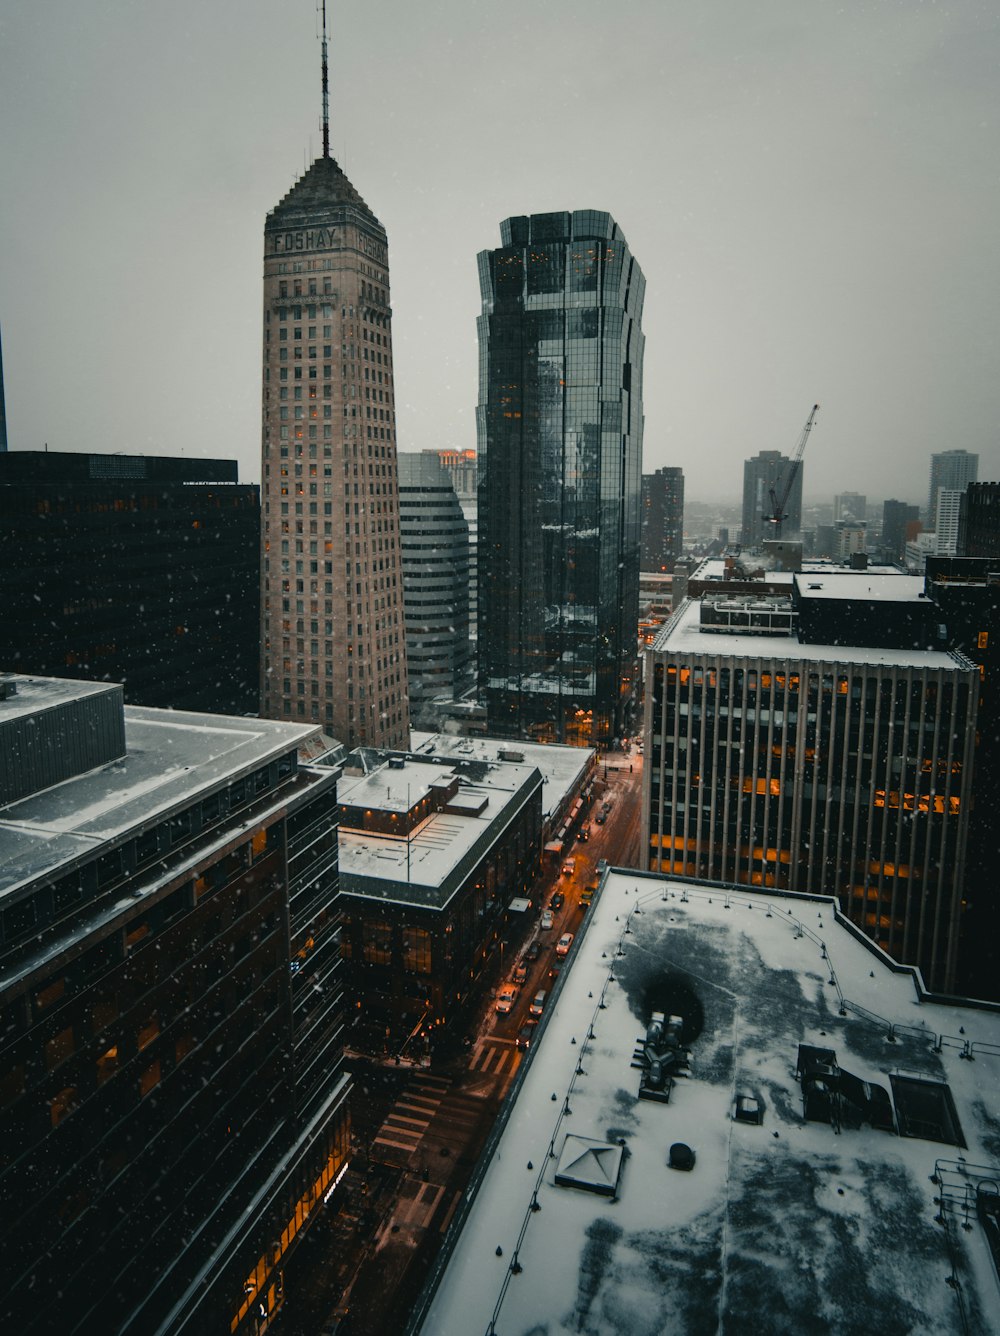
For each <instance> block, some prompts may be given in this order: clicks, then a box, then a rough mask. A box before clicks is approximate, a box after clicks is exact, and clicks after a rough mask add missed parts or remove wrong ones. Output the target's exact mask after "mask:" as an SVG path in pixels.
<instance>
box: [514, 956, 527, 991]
mask: <svg viewBox="0 0 1000 1336" xmlns="http://www.w3.org/2000/svg"><path fill="white" fill-rule="evenodd" d="M527 977H528V966H527V965H526V964H525V963H524V959H523V957H522V959H520V960H519V961H518V962H517V964H516V965H515V966H514V973H513V974H512V975H511V979H512V980H513V982H514V983H515V984H518V985H520V984H522V983H524V982H525V980H526V979H527Z"/></svg>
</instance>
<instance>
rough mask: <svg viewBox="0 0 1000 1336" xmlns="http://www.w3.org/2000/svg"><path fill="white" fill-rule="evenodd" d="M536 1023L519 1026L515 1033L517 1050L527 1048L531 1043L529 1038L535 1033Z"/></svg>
mask: <svg viewBox="0 0 1000 1336" xmlns="http://www.w3.org/2000/svg"><path fill="white" fill-rule="evenodd" d="M537 1024H538V1022H537V1021H530V1022H527V1023H525V1024H524V1025H522V1026H521V1028H520V1030H518V1032H517V1039H516V1041H515V1042H516V1044H517V1047H518V1048H527V1047H528V1045H529V1044H530V1043H531V1037H532V1035H533V1034H534V1033H535V1026H536V1025H537Z"/></svg>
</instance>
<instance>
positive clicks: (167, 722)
mask: <svg viewBox="0 0 1000 1336" xmlns="http://www.w3.org/2000/svg"><path fill="white" fill-rule="evenodd" d="M70 685H71V686H73V687H76V686H83V687H86V686H87V685H88V684H87V683H80V684H77V683H72V684H70ZM19 694H20V683H19ZM75 694H82V693H75V692H71V693H70V694H69V695H68V696H67V699H69V698H70V697H71V696H72V695H75ZM25 698H27V693H25ZM318 731H319V730H318V729H317V728H316V727H315V726H313V725H309V726H303V725H300V724H286V723H278V722H276V721H275V720H272V719H243V718H234V717H231V716H228V715H213V714H194V713H190V712H187V711H183V710H154V709H148V708H145V707H143V706H138V705H126V706H125V741H126V747H127V751H126V755H125V756H124V757H122V758H121V759H120V760H116V761H113V762H112V763H110V764H108V765H104V766H101V767H99V768H98V769H96V770H90V771H88V772H87V773H86V774H83V775H79V776H77V777H76V778H74V779H68V780H65V781H64V782H63V783H61V784H57V785H55V786H54V787H53V788H49V789H43V790H42V791H41V792H39V793H33V794H31V795H30V796H29V797H26V798H22V799H21V800H20V801H19V802H13V803H10V804H8V805H7V806H6V807H4V808H0V896H2V894H3V893H4V892H9V891H12V890H14V889H15V888H16V887H18V886H21V885H24V884H25V883H26V882H29V881H33V880H34V879H35V878H37V877H41V876H43V875H45V876H55V875H56V874H57V872H58V869H59V868H60V867H62V866H64V865H66V864H69V863H71V862H73V861H75V860H77V859H80V858H84V857H86V856H88V855H90V854H93V853H94V852H96V851H97V850H98V849H100V848H101V847H102V846H103V845H105V844H114V843H118V842H120V841H121V840H122V839H124V838H125V837H126V836H127V835H128V834H129V832H130V831H132V830H134V829H137V828H140V827H145V826H148V825H149V824H151V823H152V822H154V821H161V820H164V819H165V818H166V817H167V816H169V815H170V813H171V812H174V811H178V810H180V809H182V808H185V807H189V806H190V805H191V803H192V801H193V800H194V798H195V797H196V795H197V794H198V793H200V792H208V791H211V790H212V789H215V788H218V787H220V786H221V785H222V784H223V783H226V782H228V781H229V780H231V779H235V778H237V777H238V776H239V775H240V774H245V773H247V772H249V771H251V770H254V769H256V768H257V767H258V766H260V765H263V764H264V763H265V762H267V761H270V760H271V759H272V758H274V757H276V756H279V755H281V754H283V753H285V752H287V751H291V750H294V749H295V748H297V747H298V745H299V744H300V742H302V741H304V740H305V739H307V738H309V737H312V736H313V735H314V734H316V733H318Z"/></svg>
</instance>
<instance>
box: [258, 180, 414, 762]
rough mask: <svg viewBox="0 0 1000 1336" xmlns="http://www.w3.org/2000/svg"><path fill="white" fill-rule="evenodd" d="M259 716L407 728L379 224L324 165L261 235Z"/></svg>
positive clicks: (384, 263) (354, 730)
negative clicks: (262, 309)
mask: <svg viewBox="0 0 1000 1336" xmlns="http://www.w3.org/2000/svg"><path fill="white" fill-rule="evenodd" d="M263 363H264V364H263V373H264V386H263V470H262V471H263V484H262V488H263V524H262V543H263V546H262V555H261V577H262V578H261V712H262V714H264V715H265V716H267V717H269V718H279V719H290V720H297V721H309V722H312V723H318V724H321V725H322V726H323V728H324V730H325V731H326V732H327V733H330V734H333V735H335V736H336V737H337V738H338V739H339V740H340V741H342V742H344V743H345V744H346V745H348V746H354V745H361V744H369V745H374V744H378V743H385V744H389V745H405V743H406V739H407V736H408V730H409V704H408V696H407V676H406V635H405V628H404V621H403V573H402V564H401V558H400V551H399V495H398V486H397V470H396V414H395V401H394V378H393V361H392V311H391V307H390V305H389V261H388V249H387V241H386V235H385V229H384V228H383V227H382V225H381V223H380V222H379V221H378V219H377V218H376V217H375V215H374V214H373V213H372V211H371V209H369V207H368V206H367V204H366V203H365V202H364V200H363V199H362V198H361V196H360V195H359V194H358V192H357V191H356V190H355V189H354V187H353V186H352V185H351V183H350V181H348V179H347V177H346V176H345V175H344V173H343V172H342V171H341V169H340V167H339V166H338V165H337V163H336V162H335V161H334V159H333V158H331V157H328V156H325V155H324V156H323V157H320V158H317V159H316V161H315V162H314V163H313V164H312V166H311V167H310V168H309V169H308V171H307V172H306V173H305V175H304V176H302V177H301V178H300V180H299V181H298V182H297V183H296V184H295V186H294V187H293V188H292V189H291V190H290V191H289V193H288V194H287V195H286V196H285V197H284V199H283V200H282V201H281V202H280V204H278V205H277V207H276V208H275V209H273V210H272V212H271V213H270V214H269V215H268V218H267V223H266V225H265V228H264V358H263Z"/></svg>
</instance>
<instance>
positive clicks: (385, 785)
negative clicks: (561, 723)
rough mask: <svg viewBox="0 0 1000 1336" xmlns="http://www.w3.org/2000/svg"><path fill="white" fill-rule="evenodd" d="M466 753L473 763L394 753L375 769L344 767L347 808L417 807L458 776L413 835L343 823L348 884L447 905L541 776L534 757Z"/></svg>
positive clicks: (343, 869) (355, 889)
mask: <svg viewBox="0 0 1000 1336" xmlns="http://www.w3.org/2000/svg"><path fill="white" fill-rule="evenodd" d="M463 760H465V761H466V762H471V764H467V765H465V766H463V765H462V764H461V763H460V762H457V761H452V762H450V763H449V761H447V760H444V761H438V762H435V761H431V760H418V759H414V758H413V757H406V758H400V757H398V756H394V757H393V758H392V759H387V760H386V761H384V762H383V763H382V764H381V765H379V766H378V767H377V768H376V769H375V770H373V771H371V772H370V773H369V774H366V775H363V776H355V775H351V774H344V775H342V777H341V779H340V781H339V784H338V790H337V797H338V800H339V802H340V804H341V808H342V809H345V808H346V809H351V808H353V809H355V810H361V811H362V812H363V811H365V810H366V809H369V810H371V811H372V812H382V813H386V814H388V815H390V816H391V815H392V814H393V813H398V814H400V816H402V814H403V813H405V812H410V811H412V810H413V809H414V807H415V806H416V805H417V804H418V803H419V801H420V799H421V798H422V797H424V796H425V795H428V794H429V793H430V792H431V790H432V789H433V788H441V787H447V788H451V787H453V786H454V785H455V781H456V777H457V791H456V792H455V793H454V795H453V796H451V797H449V798H448V800H447V805H446V808H445V810H441V811H432V812H431V813H430V815H428V816H427V817H426V818H425V819H423V820H421V821H420V822H419V824H417V825H416V826H415V827H414V828H413V830H412V831H411V833H410V834H409V835H407V834H405V833H401V834H399V835H395V834H391V833H385V832H383V831H378V830H372V829H356V828H352V827H349V826H346V825H341V828H340V884H341V889H342V890H343V891H345V892H348V893H354V894H358V895H367V896H372V897H375V898H378V899H381V900H398V901H403V902H407V903H420V904H428V905H433V906H434V907H435V908H443V906H444V905H445V904H446V903H447V901H448V899H450V897H451V895H452V894H454V892H455V891H456V890H458V889H459V888H460V886H461V884H462V871H463V869H464V868H466V867H467V866H469V865H470V861H472V860H474V859H475V857H476V854H477V851H481V850H482V849H483V848H485V847H486V845H487V844H488V843H489V841H490V839H491V838H494V837H495V831H496V828H497V826H498V824H499V823H502V822H503V821H504V820H505V819H506V817H507V816H509V814H510V813H511V812H512V811H514V810H519V809H520V807H521V805H522V804H523V802H524V801H525V800H526V795H527V794H529V793H530V792H531V791H532V790H533V789H534V788H535V787H537V786H538V785H539V784H540V778H539V775H538V771H537V769H536V768H535V766H533V765H530V764H520V763H516V762H505V761H497V760H492V761H480V762H479V763H478V764H477V763H475V758H469V757H464V758H463ZM491 830H492V831H493V836H491V834H490V832H491Z"/></svg>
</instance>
